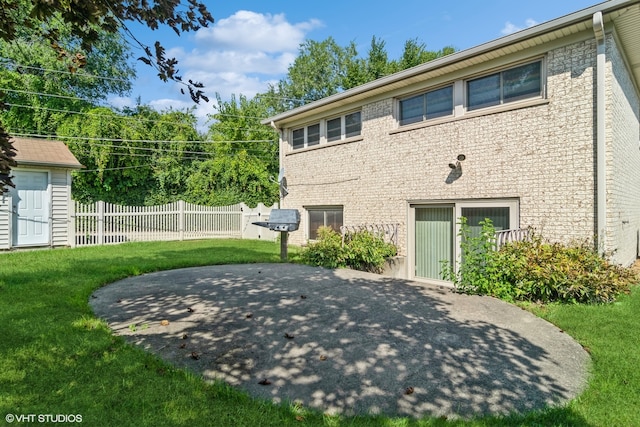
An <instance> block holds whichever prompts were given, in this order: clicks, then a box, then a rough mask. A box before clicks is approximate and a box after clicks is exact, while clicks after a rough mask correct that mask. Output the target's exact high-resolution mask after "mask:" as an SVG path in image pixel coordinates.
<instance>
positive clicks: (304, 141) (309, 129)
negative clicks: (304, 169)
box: [291, 123, 320, 149]
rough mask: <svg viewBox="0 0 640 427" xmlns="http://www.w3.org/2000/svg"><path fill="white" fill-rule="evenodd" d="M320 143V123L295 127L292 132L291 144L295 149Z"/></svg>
mask: <svg viewBox="0 0 640 427" xmlns="http://www.w3.org/2000/svg"><path fill="white" fill-rule="evenodd" d="M319 143H320V123H315V124H312V125H309V126H305V127H301V128H298V129H294V130H293V131H292V132H291V145H292V146H293V148H294V149H297V148H304V147H311V146H314V145H318V144H319Z"/></svg>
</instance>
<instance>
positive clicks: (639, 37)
mask: <svg viewBox="0 0 640 427" xmlns="http://www.w3.org/2000/svg"><path fill="white" fill-rule="evenodd" d="M596 12H602V15H603V17H604V24H605V25H611V24H613V26H614V28H615V32H616V35H617V37H618V39H619V40H620V45H621V49H622V51H623V52H624V54H625V56H626V58H627V61H628V65H629V67H630V69H631V73H632V75H633V78H634V79H635V83H636V88H637V87H640V49H638V46H640V0H609V1H606V2H603V3H599V4H597V5H594V6H591V7H589V8H586V9H582V10H580V11H577V12H574V13H571V14H569V15H565V16H563V17H560V18H557V19H554V20H551V21H547V22H545V23H542V24H539V25H536V26H533V27H531V28H527V29H525V30H522V31H518V32H516V33H513V34H510V35H508V36H505V37H501V38H499V39H496V40H493V41H490V42H488V43H484V44H481V45H478V46H476V47H473V48H470V49H466V50H462V51H459V52H456V53H454V54H451V55H447V56H444V57H442V58H439V59H436V60H434V61H430V62H427V63H424V64H421V65H418V66H416V67H413V68H409V69H407V70H403V71H400V72H398V73H395V74H391V75H389V76H386V77H382V78H380V79H378V80H374V81H372V82H369V83H365V84H363V85H361V86H358V87H355V88H352V89H349V90H347V91H344V92H340V93H337V94H335V95H331V96H328V97H326V98H323V99H320V100H318V101H314V102H311V103H309V104H306V105H303V106H301V107H298V108H294V109H292V110H289V111H286V112H284V113H281V114H277V115H275V116H273V117H270V118H268V119H265V120H263V121H262V124H265V125H266V124H272V123H273V125H275V126H276V127H278V128H283V127H286V125H287V123H290V122H293V121H299V120H302V119H304V118H306V117H310V116H313V115H316V114H321V113H323V112H325V111H329V110H334V109H336V108H340V107H341V106H344V107H347V106H349V105H352V104H356V103H358V102H361V101H363V100H365V99H368V98H372V97H375V96H377V95H380V94H382V93H386V92H391V91H394V90H398V89H402V88H403V87H408V86H410V85H414V84H416V83H419V82H421V81H427V80H429V79H432V78H434V77H435V76H438V75H444V74H447V73H450V72H453V71H456V70H460V69H464V68H468V67H471V66H474V65H477V64H480V63H484V62H488V61H491V60H493V59H495V58H499V57H503V56H506V55H509V54H513V53H516V52H519V51H522V50H525V49H530V48H534V47H536V46H541V45H544V44H547V43H551V42H554V41H557V40H560V39H562V38H566V37H570V36H573V35H576V34H579V33H584V32H586V31H590V32H591V33H592V34H593V24H592V20H593V14H594V13H596Z"/></svg>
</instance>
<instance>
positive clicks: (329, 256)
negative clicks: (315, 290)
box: [300, 227, 347, 268]
mask: <svg viewBox="0 0 640 427" xmlns="http://www.w3.org/2000/svg"><path fill="white" fill-rule="evenodd" d="M300 259H301V260H302V262H304V263H305V264H311V265H319V266H322V267H327V268H340V267H346V266H347V264H346V261H345V249H344V248H343V247H342V237H341V236H340V235H339V234H338V233H336V232H335V231H333V229H332V228H331V227H320V228H319V229H318V240H316V241H315V242H311V243H309V245H308V246H307V247H306V248H304V249H303V250H302V252H301V253H300Z"/></svg>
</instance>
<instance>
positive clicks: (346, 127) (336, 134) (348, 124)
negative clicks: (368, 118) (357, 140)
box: [327, 111, 362, 142]
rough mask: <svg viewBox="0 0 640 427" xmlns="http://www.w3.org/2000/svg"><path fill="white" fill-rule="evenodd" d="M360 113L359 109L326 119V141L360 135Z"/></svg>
mask: <svg viewBox="0 0 640 427" xmlns="http://www.w3.org/2000/svg"><path fill="white" fill-rule="evenodd" d="M361 131H362V114H361V113H360V111H356V112H353V113H349V114H346V115H344V116H340V117H336V118H333V119H329V120H327V141H328V142H331V141H339V140H341V139H343V138H351V137H352V136H358V135H360V132H361Z"/></svg>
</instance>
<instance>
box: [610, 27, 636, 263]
mask: <svg viewBox="0 0 640 427" xmlns="http://www.w3.org/2000/svg"><path fill="white" fill-rule="evenodd" d="M607 47H608V48H607V59H608V62H607V66H608V67H607V68H608V69H607V84H606V87H607V93H608V96H607V104H606V111H607V128H606V135H607V137H606V139H607V236H606V237H607V241H606V243H607V245H606V248H607V250H608V251H609V253H610V254H611V255H612V259H613V260H614V261H616V262H618V263H620V264H623V265H628V264H631V263H632V262H633V261H634V260H635V259H636V258H637V256H638V244H639V242H640V125H639V119H638V116H639V115H640V100H639V99H638V93H637V91H636V88H635V87H634V85H633V82H632V80H631V77H630V75H629V70H628V69H627V67H626V66H625V63H624V60H623V57H622V55H621V53H620V51H619V50H618V49H617V46H616V45H615V43H614V40H613V37H609V38H608V40H607Z"/></svg>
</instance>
